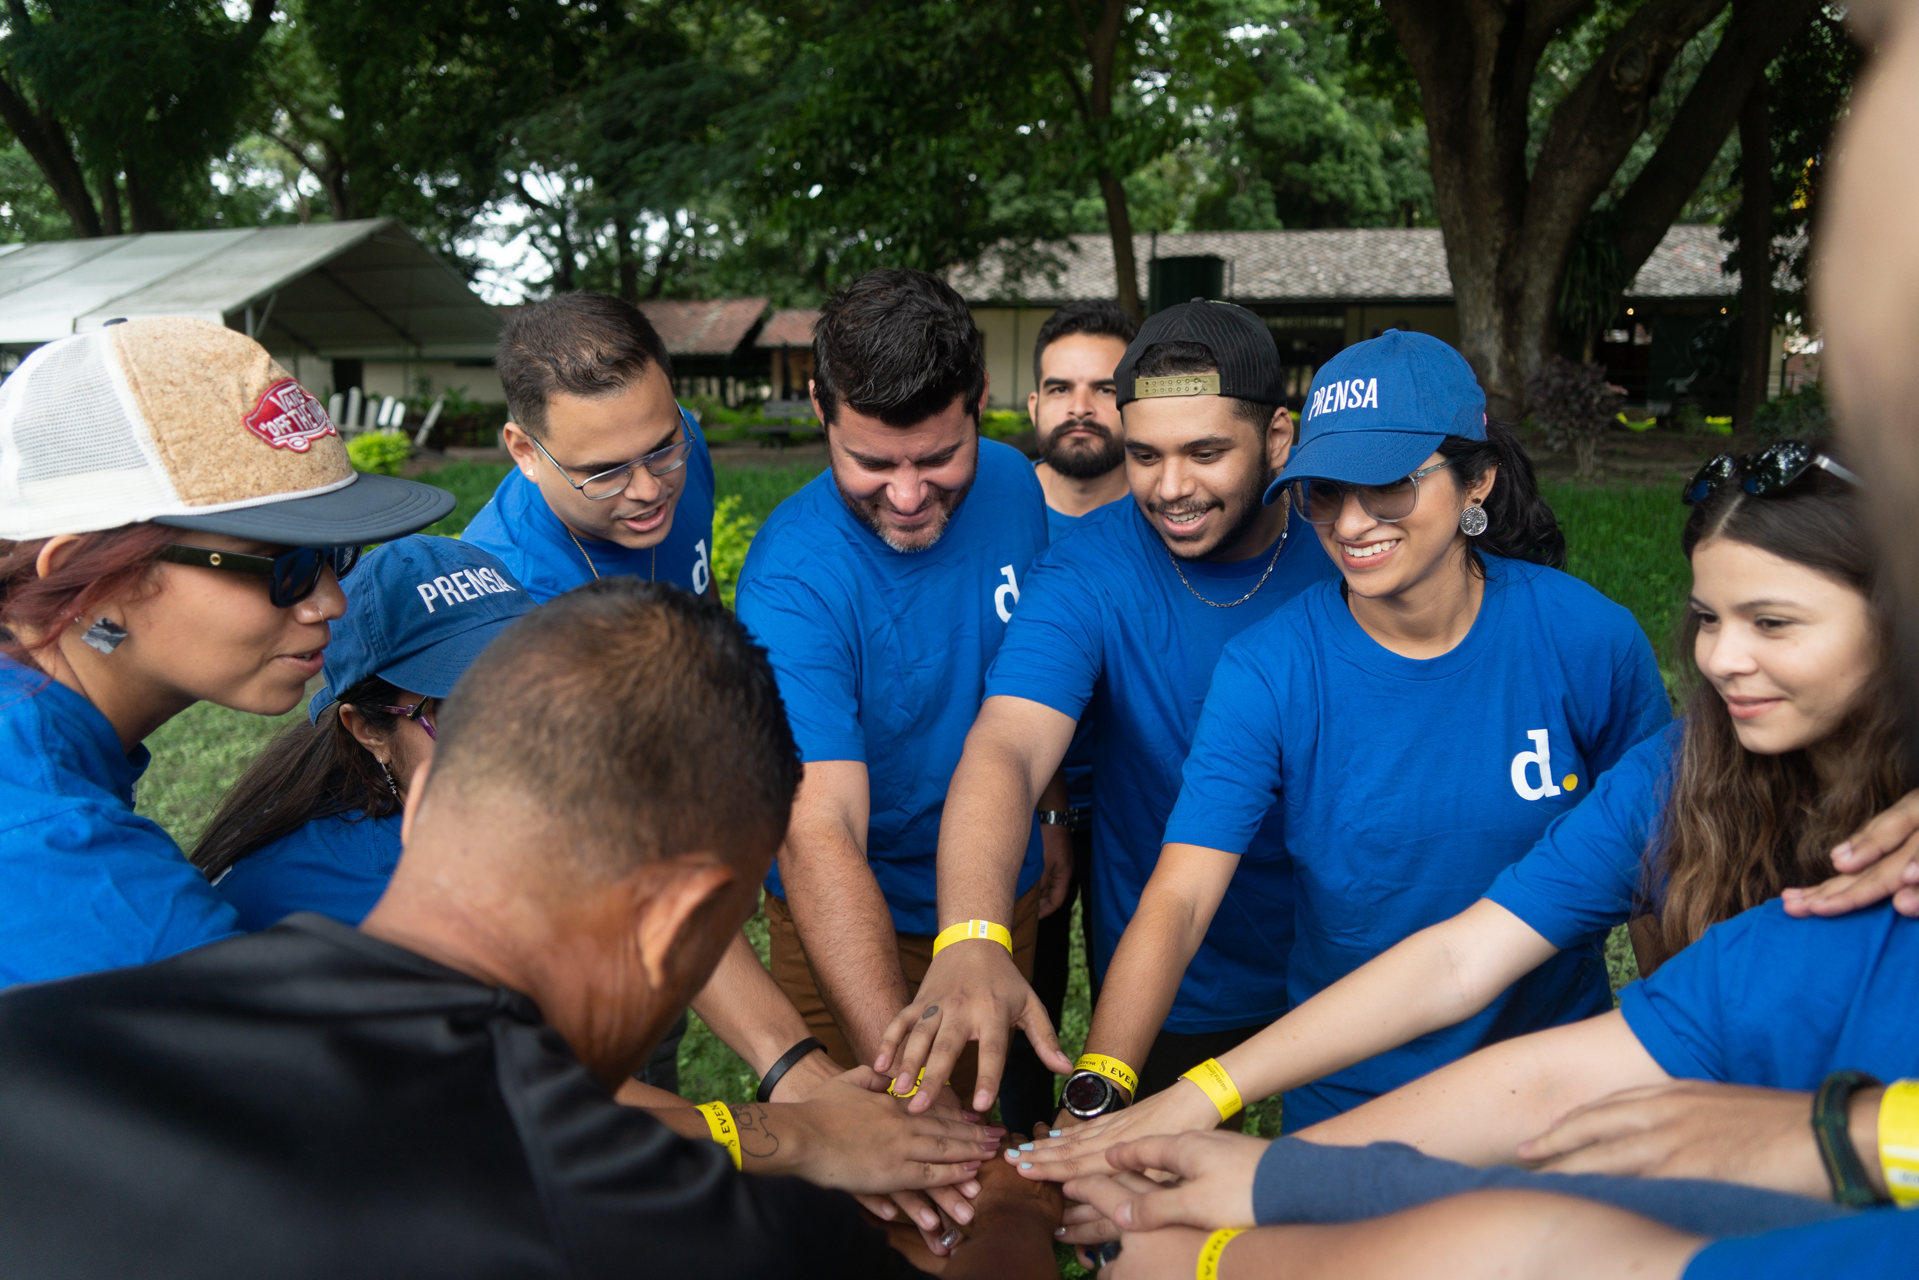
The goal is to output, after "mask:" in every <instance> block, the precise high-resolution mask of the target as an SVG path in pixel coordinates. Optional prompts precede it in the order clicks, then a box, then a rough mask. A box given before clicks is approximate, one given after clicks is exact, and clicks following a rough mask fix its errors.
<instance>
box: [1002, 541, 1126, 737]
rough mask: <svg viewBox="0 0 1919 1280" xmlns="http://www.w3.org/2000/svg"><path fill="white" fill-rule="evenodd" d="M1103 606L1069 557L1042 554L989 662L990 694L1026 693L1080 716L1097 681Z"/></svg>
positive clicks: (1020, 695)
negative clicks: (1066, 559)
mask: <svg viewBox="0 0 1919 1280" xmlns="http://www.w3.org/2000/svg"><path fill="white" fill-rule="evenodd" d="M1103 607H1104V606H1103V603H1102V601H1101V598H1100V595H1099V592H1098V590H1097V588H1095V587H1094V586H1092V584H1091V583H1089V582H1088V581H1087V580H1086V578H1085V576H1084V575H1082V574H1079V573H1076V572H1075V571H1074V569H1073V567H1072V565H1071V563H1070V562H1065V561H1062V560H1061V559H1059V558H1058V557H1056V556H1054V555H1052V554H1050V553H1049V554H1046V555H1043V556H1041V557H1040V559H1039V560H1038V561H1036V562H1035V563H1034V565H1033V569H1032V572H1031V573H1030V574H1029V575H1028V578H1027V582H1026V591H1025V594H1024V595H1022V596H1021V597H1020V601H1019V605H1018V607H1016V608H1015V609H1014V610H1013V620H1012V622H1010V623H1008V624H1007V627H1006V635H1005V638H1004V639H1002V640H1001V641H1000V646H999V653H998V654H997V655H996V656H995V657H994V659H993V665H992V666H991V667H989V668H987V672H986V696H987V697H989V698H992V697H999V696H1005V697H1013V698H1025V699H1027V700H1028V701H1031V702H1037V703H1039V704H1040V705H1042V706H1047V707H1051V708H1052V709H1053V710H1055V711H1058V712H1060V713H1061V714H1063V715H1068V716H1071V717H1072V718H1073V719H1075V720H1077V719H1079V718H1080V714H1081V713H1082V712H1084V711H1085V710H1086V704H1087V703H1088V702H1090V701H1092V698H1093V686H1094V685H1095V684H1097V683H1098V682H1099V674H1100V665H1101V661H1102V656H1103V653H1104V643H1105V641H1104V635H1105V628H1104V626H1103V625H1102V618H1101V611H1102V609H1103Z"/></svg>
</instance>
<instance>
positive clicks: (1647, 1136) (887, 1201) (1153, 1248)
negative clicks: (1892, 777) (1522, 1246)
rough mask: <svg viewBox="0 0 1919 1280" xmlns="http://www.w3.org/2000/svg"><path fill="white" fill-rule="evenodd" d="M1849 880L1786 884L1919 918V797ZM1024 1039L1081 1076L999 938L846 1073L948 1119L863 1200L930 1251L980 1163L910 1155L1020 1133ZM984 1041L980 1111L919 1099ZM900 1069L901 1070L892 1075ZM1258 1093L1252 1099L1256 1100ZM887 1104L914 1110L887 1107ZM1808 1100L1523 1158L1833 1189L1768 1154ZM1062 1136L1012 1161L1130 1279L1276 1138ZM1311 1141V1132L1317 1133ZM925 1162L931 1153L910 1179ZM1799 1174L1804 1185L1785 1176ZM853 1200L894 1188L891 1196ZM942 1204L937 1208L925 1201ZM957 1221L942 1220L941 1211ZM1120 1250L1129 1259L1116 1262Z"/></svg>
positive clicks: (1667, 1124)
mask: <svg viewBox="0 0 1919 1280" xmlns="http://www.w3.org/2000/svg"><path fill="white" fill-rule="evenodd" d="M1832 860H1833V865H1834V867H1835V869H1836V870H1838V871H1839V872H1840V874H1839V875H1837V876H1835V877H1834V878H1832V879H1830V880H1828V881H1826V882H1825V883H1824V884H1821V885H1818V886H1816V887H1814V888H1811V889H1787V890H1786V891H1785V893H1784V906H1785V909H1786V910H1787V912H1788V913H1790V914H1792V915H1796V916H1815V915H1816V916H1829V915H1842V914H1844V913H1846V912H1850V911H1855V910H1858V909H1859V908H1861V907H1864V906H1868V905H1871V904H1872V903H1875V902H1879V901H1882V900H1884V899H1886V898H1888V897H1890V898H1891V899H1892V903H1893V906H1894V908H1895V909H1896V910H1898V911H1899V912H1900V913H1902V914H1904V915H1907V916H1915V917H1919V792H1913V793H1910V794H1908V795H1906V796H1905V797H1904V798H1902V799H1901V800H1900V801H1899V802H1898V803H1897V804H1895V805H1894V806H1893V807H1892V808H1890V809H1888V810H1886V811H1885V812H1884V813H1882V814H1880V815H1879V816H1878V817H1876V818H1874V819H1873V820H1872V821H1871V822H1869V823H1868V824H1867V825H1866V826H1865V827H1863V828H1862V829H1861V830H1860V831H1859V832H1858V833H1857V834H1855V835H1854V836H1853V837H1852V838H1851V839H1849V840H1847V841H1846V842H1845V843H1843V844H1841V845H1839V846H1838V847H1837V848H1836V849H1834V850H1833V853H1832ZM1013 1029H1018V1030H1021V1031H1024V1032H1025V1033H1026V1036H1027V1038H1028V1040H1029V1041H1030V1042H1031V1043H1032V1045H1033V1047H1034V1049H1035V1050H1036V1051H1037V1053H1038V1054H1039V1057H1040V1059H1041V1061H1043V1062H1044V1063H1045V1064H1046V1065H1047V1067H1048V1068H1050V1069H1051V1070H1052V1071H1054V1072H1056V1073H1058V1074H1061V1075H1065V1074H1068V1073H1070V1072H1071V1071H1072V1070H1073V1063H1072V1061H1071V1060H1070V1059H1069V1058H1067V1056H1066V1055H1065V1054H1064V1053H1063V1052H1062V1051H1061V1049H1060V1047H1059V1038H1058V1036H1057V1034H1056V1033H1055V1032H1054V1029H1053V1025H1052V1020H1051V1019H1050V1018H1049V1017H1048V1016H1047V1013H1046V1010H1045V1007H1044V1006H1043V1005H1042V1004H1041V1002H1040V1000H1039V997H1038V996H1037V995H1035V994H1034V992H1033V989H1032V987H1031V986H1030V985H1029V984H1028V983H1027V982H1026V980H1025V979H1024V978H1023V977H1022V976H1021V975H1020V973H1019V970H1018V969H1017V968H1016V967H1015V966H1014V964H1013V960H1012V957H1011V956H1010V955H1009V954H1008V953H1007V951H1006V949H1005V948H1004V947H1002V946H1000V945H998V944H997V943H993V942H991V941H988V940H983V939H982V940H974V941H969V942H963V943H959V944H955V945H953V946H949V947H947V948H946V949H944V950H943V951H942V952H940V954H939V955H937V956H936V957H935V958H934V960H933V963H932V965H931V967H930V968H929V969H928V971H927V975H926V979H925V981H924V982H923V983H922V984H921V986H920V992H919V995H918V998H917V999H916V1000H915V1002H914V1003H913V1004H911V1005H909V1006H908V1007H907V1008H905V1009H903V1010H901V1012H900V1013H899V1015H898V1016H897V1017H896V1018H895V1019H894V1020H893V1022H892V1024H891V1025H890V1026H889V1027H888V1028H887V1031H886V1035H885V1037H884V1039H883V1040H882V1043H881V1050H880V1053H879V1055H878V1056H877V1057H876V1059H875V1061H874V1063H873V1070H872V1072H863V1071H856V1072H850V1073H848V1074H847V1075H846V1076H845V1077H841V1079H842V1080H843V1081H845V1082H849V1083H857V1084H858V1086H859V1087H860V1088H863V1089H880V1090H887V1091H889V1092H894V1093H897V1094H898V1095H900V1096H902V1097H905V1096H906V1095H908V1094H909V1093H911V1096H910V1097H909V1098H908V1099H907V1101H906V1102H905V1104H904V1108H903V1109H904V1111H905V1113H906V1114H907V1115H908V1116H911V1117H924V1118H925V1119H926V1120H930V1121H934V1122H936V1123H938V1124H941V1125H945V1126H949V1128H950V1132H949V1129H940V1130H937V1131H936V1130H932V1129H929V1130H927V1131H926V1132H925V1133H924V1134H921V1133H920V1132H919V1131H918V1130H913V1131H912V1132H913V1134H914V1143H917V1145H915V1144H914V1143H908V1142H907V1140H906V1139H905V1138H904V1137H901V1138H900V1139H897V1140H896V1141H898V1142H899V1143H900V1144H901V1146H902V1150H901V1157H902V1163H900V1164H897V1165H892V1164H889V1166H888V1167H889V1168H894V1169H895V1170H896V1171H897V1175H898V1176H899V1177H900V1178H901V1179H902V1181H900V1182H899V1184H898V1185H900V1186H904V1187H907V1188H910V1189H908V1190H904V1191H895V1192H893V1194H892V1195H891V1196H890V1198H888V1197H887V1196H884V1195H873V1194H868V1195H865V1196H864V1197H863V1199H862V1202H863V1203H865V1204H866V1205H867V1207H868V1208H869V1209H872V1211H873V1212H875V1213H876V1214H878V1215H879V1216H881V1217H882V1218H886V1219H888V1220H889V1221H891V1220H894V1219H895V1218H896V1217H897V1215H898V1213H899V1212H900V1211H901V1210H904V1211H905V1212H906V1213H907V1215H908V1217H909V1218H910V1220H911V1221H913V1222H914V1223H915V1224H916V1225H918V1226H919V1227H920V1229H921V1232H922V1235H923V1236H924V1237H925V1239H926V1241H927V1244H928V1247H929V1248H931V1249H932V1250H933V1251H934V1252H935V1253H936V1254H939V1255H944V1254H945V1253H946V1252H948V1251H949V1250H950V1249H951V1248H952V1246H953V1245H954V1243H955V1242H956V1241H957V1240H958V1239H959V1238H960V1235H961V1233H960V1232H959V1231H958V1230H957V1228H958V1227H963V1226H964V1225H965V1224H966V1223H967V1222H969V1221H971V1220H972V1217H973V1209H972V1206H971V1205H970V1204H969V1203H968V1201H970V1200H971V1199H972V1198H973V1197H975V1196H977V1195H978V1194H979V1193H980V1187H981V1178H980V1176H979V1173H978V1170H979V1163H978V1161H977V1160H974V1159H971V1158H968V1159H965V1160H962V1161H959V1162H957V1163H950V1164H939V1163H937V1162H936V1161H937V1160H939V1159H946V1160H951V1159H953V1157H952V1155H951V1154H939V1155H914V1156H907V1155H906V1154H905V1153H906V1151H907V1150H908V1149H910V1150H912V1151H916V1152H917V1151H920V1150H925V1151H928V1152H935V1151H936V1149H937V1151H940V1152H950V1151H951V1150H952V1149H953V1148H948V1147H946V1146H944V1145H943V1143H942V1141H941V1139H947V1140H950V1141H953V1142H970V1143H972V1144H974V1147H973V1148H970V1149H969V1152H968V1154H969V1156H970V1150H971V1149H977V1150H979V1151H981V1152H985V1153H990V1152H991V1151H992V1150H993V1149H994V1148H995V1147H996V1146H997V1145H998V1143H999V1141H1000V1139H1001V1138H1002V1137H1004V1135H1005V1130H1004V1129H1001V1128H999V1127H998V1126H978V1125H977V1121H978V1119H979V1117H980V1116H981V1115H983V1114H984V1113H985V1112H986V1111H987V1110H989V1109H990V1108H991V1107H992V1105H993V1101H994V1099H995V1098H996V1097H997V1096H998V1092H999V1084H1000V1078H1001V1075H1002V1073H1003V1071H1004V1068H1005V1062H1006V1051H1007V1044H1008V1041H1009V1039H1010V1034H1011V1031H1012V1030H1013ZM971 1041H977V1042H978V1044H979V1070H978V1076H977V1087H976V1089H975V1092H974V1095H973V1097H972V1099H971V1107H972V1109H971V1110H967V1109H965V1108H962V1107H961V1105H960V1104H959V1103H958V1101H957V1100H956V1099H955V1098H954V1097H953V1094H952V1090H951V1089H941V1090H939V1091H938V1092H937V1093H936V1092H934V1091H932V1090H922V1091H919V1092H917V1093H912V1090H913V1089H914V1086H915V1084H916V1082H917V1081H918V1080H919V1079H920V1078H921V1077H922V1074H924V1075H929V1076H931V1077H932V1078H934V1079H942V1078H945V1077H946V1076H947V1075H949V1074H950V1073H951V1072H952V1070H953V1067H954V1064H955V1063H956V1062H957V1061H958V1059H959V1056H960V1054H961V1053H962V1052H963V1051H964V1049H965V1048H966V1045H967V1044H968V1043H969V1042H971ZM888 1077H890V1078H888ZM1249 1101H1250V1099H1249ZM881 1105H882V1106H889V1107H893V1108H896V1109H897V1108H898V1107H899V1104H898V1103H897V1102H892V1101H884V1100H883V1101H882V1102H881ZM1806 1106H1807V1102H1806V1098H1805V1096H1804V1095H1801V1094H1796V1093H1787V1092H1781V1091H1776V1090H1766V1089H1751V1088H1742V1087H1738V1086H1731V1085H1713V1084H1704V1083H1700V1082H1698V1081H1675V1082H1673V1083H1670V1084H1664V1085H1658V1086H1653V1087H1648V1088H1640V1089H1630V1090H1626V1091H1624V1092H1621V1093H1618V1094H1615V1095H1613V1096H1611V1097H1608V1098H1605V1099H1603V1100H1601V1101H1599V1102H1596V1103H1592V1104H1589V1105H1587V1106H1584V1107H1581V1108H1578V1109H1577V1110H1574V1111H1572V1112H1570V1113H1568V1114H1567V1115H1566V1116H1564V1117H1562V1118H1561V1119H1560V1120H1559V1121H1558V1122H1557V1123H1556V1124H1555V1125H1554V1126H1553V1127H1552V1128H1551V1129H1549V1130H1548V1131H1547V1132H1545V1133H1542V1134H1539V1135H1538V1136H1536V1137H1534V1138H1533V1139H1531V1140H1530V1141H1527V1142H1525V1143H1522V1144H1521V1145H1520V1147H1519V1148H1518V1150H1517V1151H1516V1152H1515V1153H1514V1156H1515V1160H1516V1161H1518V1162H1524V1163H1526V1164H1529V1165H1531V1166H1532V1167H1534V1168H1537V1169H1542V1170H1546V1171H1553V1172H1562V1173H1612V1174H1626V1175H1637V1176H1642V1177H1669V1178H1676V1177H1694V1178H1712V1179H1717V1180H1721V1181H1730V1182H1747V1183H1751V1182H1754V1181H1755V1174H1754V1170H1760V1171H1763V1174H1762V1176H1763V1178H1764V1181H1763V1182H1762V1183H1761V1185H1773V1186H1775V1189H1778V1190H1789V1191H1797V1192H1799V1193H1801V1194H1810V1195H1815V1196H1823V1194H1824V1174H1823V1172H1822V1170H1821V1169H1820V1168H1819V1166H1818V1164H1817V1162H1816V1161H1812V1162H1810V1163H1808V1162H1807V1161H1805V1160H1803V1159H1799V1160H1797V1161H1795V1160H1794V1159H1792V1158H1789V1157H1788V1156H1785V1155H1783V1154H1781V1155H1780V1157H1779V1158H1777V1159H1762V1158H1759V1157H1760V1156H1761V1155H1763V1154H1764V1153H1765V1150H1766V1149H1771V1150H1772V1151H1774V1152H1776V1153H1786V1152H1795V1153H1800V1154H1802V1155H1803V1151H1804V1142H1803V1138H1804V1132H1805V1124H1806V1120H1805V1117H1806ZM1055 1123H1056V1125H1057V1126H1058V1127H1056V1128H1054V1129H1052V1130H1051V1131H1050V1132H1049V1133H1048V1134H1047V1135H1046V1136H1040V1135H1038V1134H1036V1135H1035V1139H1034V1141H1031V1142H1026V1143H1020V1144H1018V1145H1017V1146H1009V1147H1007V1148H1006V1150H1005V1153H1004V1157H1003V1158H1004V1160H1005V1161H1006V1163H1007V1165H1008V1166H1009V1168H1011V1169H1012V1170H1014V1171H1016V1172H1017V1173H1018V1174H1019V1175H1020V1176H1022V1177H1024V1178H1025V1179H1028V1180H1030V1181H1034V1182H1045V1183H1057V1184H1062V1189H1063V1191H1064V1193H1065V1196H1066V1199H1067V1200H1068V1201H1069V1202H1071V1203H1069V1205H1068V1207H1067V1208H1066V1210H1065V1213H1064V1216H1063V1219H1062V1223H1063V1225H1062V1226H1061V1227H1060V1228H1059V1230H1058V1231H1057V1232H1056V1235H1057V1238H1059V1239H1060V1240H1062V1241H1064V1242H1066V1243H1069V1244H1073V1245H1076V1246H1080V1248H1081V1250H1082V1254H1081V1261H1082V1263H1086V1264H1088V1265H1091V1264H1092V1263H1093V1262H1094V1261H1097V1259H1094V1258H1092V1257H1091V1255H1090V1254H1088V1253H1087V1252H1086V1249H1087V1247H1088V1246H1091V1247H1093V1248H1099V1247H1100V1246H1105V1247H1106V1248H1107V1250H1108V1251H1109V1252H1110V1251H1111V1250H1112V1248H1113V1243H1114V1242H1119V1243H1120V1244H1121V1245H1122V1250H1121V1252H1123V1253H1124V1255H1125V1259H1126V1260H1125V1261H1124V1262H1114V1263H1113V1264H1112V1265H1113V1266H1116V1267H1117V1268H1118V1270H1117V1271H1116V1272H1115V1274H1116V1275H1117V1276H1119V1277H1121V1280H1123V1277H1124V1276H1126V1275H1128V1274H1133V1273H1135V1272H1137V1273H1139V1274H1157V1273H1158V1271H1157V1269H1158V1268H1161V1267H1165V1268H1168V1269H1173V1268H1184V1269H1186V1270H1190V1269H1191V1267H1192V1260H1193V1258H1194V1257H1195V1256H1197V1253H1198V1250H1199V1248H1200V1245H1201V1244H1202V1243H1203V1242H1204V1240H1205V1236H1206V1233H1207V1232H1209V1231H1212V1230H1217V1229H1219V1228H1226V1227H1238V1228H1245V1227H1250V1226H1252V1225H1253V1221H1252V1185H1253V1173H1254V1170H1255V1168H1256V1166H1257V1165H1258V1162H1259V1158H1260V1155H1261V1154H1262V1153H1263V1152H1264V1151H1265V1148H1266V1143H1265V1142H1264V1141H1263V1140H1260V1139H1256V1138H1248V1137H1243V1136H1241V1135H1237V1134H1230V1133H1214V1132H1208V1131H1210V1130H1212V1129H1214V1128H1215V1126H1217V1125H1218V1124H1219V1111H1218V1109H1217V1108H1216V1107H1215V1106H1214V1104H1213V1102H1212V1101H1211V1100H1210V1099H1209V1098H1208V1097H1207V1096H1206V1095H1205V1094H1204V1093H1203V1092H1201V1090H1200V1089H1199V1087H1198V1086H1197V1085H1195V1084H1194V1083H1192V1081H1190V1080H1186V1079H1181V1080H1180V1081H1178V1082H1177V1083H1176V1084H1174V1085H1173V1086H1172V1087H1171V1088H1168V1089H1166V1090H1164V1091H1163V1092H1161V1093H1158V1094H1155V1095H1153V1096H1151V1097H1148V1098H1143V1099H1140V1100H1138V1101H1137V1102H1135V1103H1133V1105H1131V1106H1129V1107H1127V1108H1125V1109H1124V1110H1120V1111H1116V1112H1113V1113H1111V1114H1108V1115H1104V1116H1101V1117H1099V1118H1097V1119H1094V1120H1091V1121H1081V1120H1079V1119H1077V1118H1076V1117H1074V1116H1072V1115H1071V1114H1070V1113H1068V1112H1065V1111H1061V1112H1060V1115H1059V1118H1058V1120H1057V1121H1056V1122H1055ZM1308 1136H1310V1131H1309V1134H1308ZM912 1161H925V1163H922V1164H920V1165H919V1166H918V1167H917V1169H912V1170H911V1171H910V1173H909V1170H908V1167H907V1165H908V1164H910V1163H911V1162H912ZM1780 1169H1788V1170H1790V1171H1791V1173H1792V1176H1791V1179H1790V1181H1791V1185H1784V1184H1782V1183H1781V1182H1780V1177H1781V1175H1780V1174H1778V1173H1777V1172H1776V1171H1778V1170H1780ZM830 1185H845V1186H846V1187H847V1189H849V1190H857V1191H869V1192H874V1191H878V1190H879V1188H878V1187H877V1186H872V1187H867V1186H862V1187H854V1186H853V1185H852V1184H851V1183H833V1184H830ZM920 1191H924V1192H925V1194H926V1196H930V1197H932V1200H933V1202H934V1204H936V1205H937V1210H935V1208H934V1207H933V1205H930V1204H928V1203H927V1200H926V1199H925V1198H924V1197H923V1196H921V1195H919V1194H917V1193H918V1192H920ZM942 1215H944V1216H942ZM1115 1256H1117V1255H1115Z"/></svg>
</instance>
